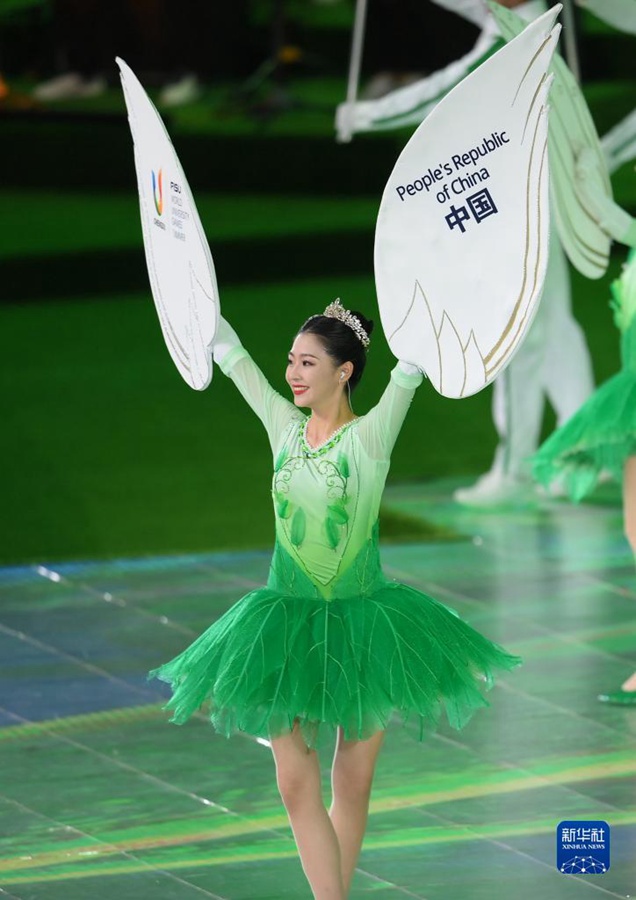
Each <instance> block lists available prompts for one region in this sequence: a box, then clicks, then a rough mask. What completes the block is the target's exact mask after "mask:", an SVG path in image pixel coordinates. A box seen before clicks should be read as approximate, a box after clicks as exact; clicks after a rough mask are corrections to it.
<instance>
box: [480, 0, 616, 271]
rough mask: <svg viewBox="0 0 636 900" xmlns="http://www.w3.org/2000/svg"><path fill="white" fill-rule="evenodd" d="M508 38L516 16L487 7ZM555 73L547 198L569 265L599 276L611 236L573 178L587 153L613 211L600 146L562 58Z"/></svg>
mask: <svg viewBox="0 0 636 900" xmlns="http://www.w3.org/2000/svg"><path fill="white" fill-rule="evenodd" d="M489 6H490V9H491V10H492V13H493V15H494V16H495V18H496V19H497V22H498V24H499V28H500V30H501V33H502V35H503V36H504V37H505V38H506V40H510V39H512V38H514V36H515V35H517V34H519V33H520V32H521V31H522V30H523V29H524V28H525V27H526V23H525V22H524V20H523V19H521V18H519V16H517V15H516V14H515V13H514V12H512V11H511V10H509V9H505V8H504V7H503V6H499V4H498V3H489ZM552 71H553V73H554V75H555V79H554V84H553V86H552V91H551V93H550V107H551V109H550V129H549V137H548V147H549V155H550V177H551V194H552V200H553V211H554V217H555V220H556V226H557V230H558V232H559V237H560V239H561V243H562V244H563V248H564V250H565V252H566V253H567V255H568V257H569V258H570V261H571V262H572V264H573V265H574V266H575V268H577V269H578V270H579V272H581V274H582V275H585V276H586V277H587V278H600V277H601V276H602V275H604V274H605V271H606V269H607V265H608V262H609V251H610V245H611V238H612V237H615V238H616V239H617V240H620V238H621V235H616V234H615V235H611V234H610V233H609V232H608V231H607V230H606V229H605V228H603V227H602V225H603V224H604V223H602V222H601V221H599V217H598V216H597V215H596V214H595V213H594V212H593V211H592V210H591V209H590V208H589V203H588V201H587V197H586V194H585V188H584V186H582V185H581V183H580V180H579V177H578V175H577V164H578V161H579V158H580V155H581V153H582V152H583V151H586V157H587V164H588V167H589V164H590V163H589V161H590V160H592V161H593V165H592V168H593V170H594V171H593V172H591V173H590V177H591V178H592V182H593V184H594V186H595V189H596V188H597V186H598V185H599V184H600V185H601V186H602V192H603V195H604V196H605V198H606V200H607V204H608V207H610V206H611V207H613V206H614V203H613V197H612V185H611V183H610V178H609V173H608V171H607V165H606V162H605V157H604V154H603V150H602V149H601V144H600V141H599V137H598V134H597V132H596V128H595V127H594V122H593V121H592V116H591V115H590V111H589V109H588V106H587V103H586V102H585V99H584V97H583V94H582V93H581V89H580V87H579V86H578V84H577V81H576V79H575V78H574V75H572V73H571V72H570V70H569V69H568V67H567V65H566V63H565V62H564V60H563V59H562V58H561V57H560V56H558V55H557V56H555V57H554V59H553V62H552Z"/></svg>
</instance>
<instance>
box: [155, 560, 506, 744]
mask: <svg viewBox="0 0 636 900" xmlns="http://www.w3.org/2000/svg"><path fill="white" fill-rule="evenodd" d="M368 561H369V560H368V556H367V560H366V562H367V565H366V566H364V567H363V569H360V567H358V568H357V570H356V567H355V566H354V567H352V570H351V572H350V573H349V577H350V578H352V579H353V580H354V581H358V582H359V579H360V573H361V571H364V572H366V573H367V574H368V573H369V571H370V570H374V577H372V578H370V579H369V580H368V585H369V587H370V590H369V591H367V592H365V593H358V594H357V595H349V596H346V597H336V598H334V599H331V600H325V599H324V598H321V597H319V596H316V591H315V588H314V589H313V593H312V594H311V595H310V596H302V594H299V588H300V589H302V586H303V584H305V583H308V584H309V585H311V582H310V581H309V579H307V577H306V575H305V574H304V573H303V572H302V571H301V570H300V569H299V568H298V567H297V566H295V564H294V563H293V561H291V560H290V559H289V557H286V554H285V553H284V552H283V551H281V550H280V548H278V549H277V551H276V554H275V557H274V561H273V565H272V573H271V574H270V580H269V582H268V586H267V587H265V588H261V589H259V590H255V591H252V592H251V593H249V594H247V595H246V596H245V597H243V598H242V599H241V600H240V601H239V602H238V603H236V604H235V605H234V606H233V607H231V609H229V610H228V611H227V612H226V613H225V614H224V615H223V616H222V617H221V618H220V619H219V620H218V621H216V622H215V623H214V624H213V625H212V626H211V627H210V628H209V629H208V630H207V631H206V632H205V633H204V634H202V635H201V637H199V638H198V639H197V640H196V641H195V642H194V643H193V644H192V645H191V646H190V647H188V648H187V649H186V650H185V651H184V652H183V653H181V654H180V655H179V656H177V657H176V658H175V659H173V660H172V661H171V662H169V663H167V664H166V665H164V666H161V667H160V668H159V669H156V670H154V671H153V672H151V673H150V676H151V677H157V678H160V679H161V680H163V681H166V682H168V683H169V684H171V685H172V688H173V696H172V698H171V700H170V701H169V702H168V704H167V708H168V709H171V710H172V711H173V717H172V721H173V722H176V723H179V724H180V723H183V722H185V721H186V720H187V719H188V717H189V716H191V715H192V714H193V713H194V712H195V711H196V710H198V709H199V707H201V705H202V704H204V703H208V704H209V715H210V719H211V721H212V723H213V725H214V726H215V728H216V729H217V730H218V731H219V732H221V733H222V734H225V735H228V736H229V735H230V734H232V733H233V732H236V731H243V732H247V733H248V734H252V735H255V736H258V737H263V738H269V737H275V736H277V735H280V734H283V733H286V732H289V731H290V730H291V729H292V728H293V726H294V723H295V722H299V723H300V726H301V728H302V730H303V734H304V736H305V740H306V741H307V742H308V743H309V744H310V745H313V744H314V743H315V740H316V738H317V733H318V730H319V728H320V726H329V727H336V726H340V727H342V729H343V731H344V735H345V737H346V738H347V739H350V740H353V739H365V738H368V737H370V736H371V735H372V734H374V733H375V732H376V731H378V730H380V729H384V728H386V726H387V725H388V723H389V720H390V719H391V717H392V715H393V713H394V711H397V712H398V713H399V714H400V715H401V717H402V718H403V719H404V720H405V721H406V720H409V721H414V722H415V723H416V724H417V726H418V727H419V734H420V737H423V736H424V734H425V733H426V732H429V731H431V730H432V729H434V728H435V727H436V725H437V724H438V721H439V719H440V716H441V714H442V712H445V714H446V716H447V718H448V720H449V722H450V724H451V725H452V726H454V727H455V728H461V727H462V726H463V725H464V724H465V723H466V722H467V721H468V720H469V718H470V717H471V715H472V714H473V712H474V711H475V710H476V709H478V708H479V707H482V706H487V705H488V703H487V701H486V700H485V698H484V696H483V693H482V691H483V689H484V688H488V687H490V686H491V684H492V681H493V672H494V670H495V669H512V668H513V667H514V666H516V665H518V664H519V663H520V660H519V658H518V657H515V656H511V655H510V654H508V653H506V651H505V650H504V649H503V648H501V647H499V646H497V645H496V644H493V643H491V642H490V641H489V640H487V639H486V638H485V637H483V636H482V635H481V634H479V633H478V632H476V631H475V630H474V629H472V628H471V627H470V626H469V625H467V624H466V623H465V622H464V621H462V620H461V619H460V618H459V617H458V616H457V615H456V614H455V613H454V612H452V611H451V610H449V609H448V608H447V607H445V606H443V605H442V604H441V603H438V602H437V601H436V600H434V599H432V598H431V597H428V596H427V595H425V594H423V593H421V592H419V591H417V590H415V589H413V588H411V587H408V586H406V585H402V584H397V583H394V582H387V581H386V580H384V578H381V579H380V577H379V575H378V572H379V565H377V564H375V563H374V562H373V561H372V563H373V564H372V565H371V566H369V565H368ZM281 566H282V568H283V570H284V574H285V575H286V576H289V574H290V573H291V572H293V571H295V572H296V575H297V577H296V578H294V580H293V581H292V582H291V583H290V582H289V581H287V587H288V590H287V591H286V592H285V591H281V590H280V589H278V588H279V587H280V585H279V583H278V582H279V581H280V573H281ZM286 580H287V578H286ZM272 584H274V585H276V587H272ZM351 586H352V585H351V584H349V585H348V587H351Z"/></svg>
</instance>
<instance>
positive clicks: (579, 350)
mask: <svg viewBox="0 0 636 900" xmlns="http://www.w3.org/2000/svg"><path fill="white" fill-rule="evenodd" d="M441 5H447V4H446V3H442V4H441ZM455 5H456V4H455V0H453V7H455ZM546 9H547V4H546V3H545V2H544V0H529V2H525V3H522V4H520V5H519V6H517V7H515V10H514V11H515V12H516V13H517V14H518V15H520V16H522V17H523V18H524V19H526V20H528V21H531V20H533V19H535V18H537V17H538V16H539V15H541V14H542V13H543V12H545V10H546ZM473 21H474V18H473ZM503 43H504V42H503V39H502V38H501V36H500V34H499V30H498V27H497V25H496V23H495V21H494V18H493V17H492V16H491V15H490V14H488V16H487V17H486V18H485V19H484V23H483V29H482V32H481V34H480V36H479V38H478V40H477V42H476V44H475V46H474V47H473V49H472V50H471V51H470V52H469V53H468V54H466V55H465V56H463V57H462V58H461V59H459V60H456V61H455V62H453V63H451V64H450V65H449V66H447V67H446V68H445V69H442V70H440V71H439V72H435V73H433V74H432V75H430V76H428V77H427V78H425V79H422V80H421V81H419V82H416V83H415V84H412V85H409V86H408V87H405V88H402V89H400V90H398V91H394V92H392V93H390V94H388V95H387V96H385V97H382V98H380V99H379V100H367V101H360V102H357V103H354V104H342V105H341V106H340V107H339V109H338V114H337V127H338V129H339V130H340V131H341V132H346V131H349V133H353V132H356V131H370V130H388V129H392V128H398V127H402V126H405V125H409V124H419V123H420V122H421V121H423V120H424V119H425V118H426V116H427V115H428V114H429V113H430V112H431V111H432V109H433V108H434V107H435V106H436V105H437V103H438V102H439V101H440V100H441V99H442V98H443V97H444V96H445V95H446V94H447V93H448V91H450V90H451V89H452V88H453V87H455V86H456V85H457V84H459V82H460V81H461V80H462V79H463V78H465V77H466V76H467V75H468V74H469V73H470V72H471V71H473V70H474V69H475V68H476V67H477V66H479V65H480V64H481V63H482V62H483V61H484V60H485V59H486V58H488V57H489V56H490V55H492V53H494V52H495V51H496V50H498V49H499V48H500V47H501V46H502V45H503ZM593 387H594V383H593V375H592V366H591V361H590V356H589V352H588V349H587V345H586V342H585V337H584V335H583V331H582V329H581V327H580V326H579V324H578V323H577V322H576V320H575V319H574V318H573V316H572V312H571V291H570V276H569V270H568V264H567V261H566V258H565V254H564V252H563V249H562V247H561V244H560V241H559V239H558V237H557V236H556V233H555V232H554V231H553V233H552V236H551V241H550V260H549V266H548V272H547V277H546V281H545V287H544V293H543V299H542V302H541V305H540V307H539V310H538V312H537V315H536V318H535V321H534V323H533V325H532V328H531V330H530V333H529V335H528V337H527V339H526V340H525V342H524V344H523V345H522V347H521V349H520V350H519V352H518V353H517V354H516V356H515V358H514V359H513V361H512V363H511V364H510V365H509V366H508V368H507V369H506V370H505V372H504V373H503V374H502V375H501V377H500V378H498V379H497V381H496V382H495V385H494V396H493V419H494V423H495V427H496V428H497V432H498V435H499V444H498V446H497V450H496V452H495V458H494V462H493V465H492V468H491V470H490V472H488V473H487V474H486V475H485V476H483V477H482V478H481V479H479V481H478V482H477V483H476V485H474V486H473V487H471V488H466V489H463V490H460V491H457V492H456V495H455V496H456V499H457V500H459V501H460V502H463V503H473V504H476V505H480V504H482V503H483V504H488V503H492V502H496V501H497V500H500V499H505V498H506V497H507V496H509V495H510V494H511V493H515V492H516V491H517V490H518V489H519V487H521V486H523V484H524V481H525V480H526V469H527V460H528V457H530V456H531V455H532V454H533V453H534V451H535V450H536V449H537V447H538V442H539V438H540V432H541V423H542V420H543V408H544V402H545V398H546V397H547V398H548V399H549V400H550V402H551V404H552V406H553V407H554V409H555V412H556V416H557V422H558V424H561V423H563V422H564V421H565V420H566V419H568V418H569V417H570V416H571V415H572V414H573V413H574V412H575V411H576V410H577V409H578V408H579V407H580V406H581V404H582V403H583V402H584V401H585V400H586V399H587V397H588V396H589V394H590V393H591V392H592V390H593Z"/></svg>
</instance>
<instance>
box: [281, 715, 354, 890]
mask: <svg viewBox="0 0 636 900" xmlns="http://www.w3.org/2000/svg"><path fill="white" fill-rule="evenodd" d="M272 750H273V752H274V759H275V761H276V779H277V781H278V789H279V791H280V795H281V797H282V800H283V803H284V804H285V809H286V810H287V815H288V816H289V823H290V825H291V827H292V831H293V832H294V838H295V839H296V846H297V847H298V852H299V854H300V860H301V862H302V866H303V870H304V872H305V875H306V876H307V880H308V881H309V884H310V886H311V889H312V891H313V895H314V897H315V898H316V900H345V897H346V893H345V890H344V888H343V884H342V875H341V868H340V848H339V846H338V838H337V837H336V832H335V831H334V827H333V825H332V824H331V820H330V818H329V815H328V814H327V810H326V809H325V805H324V803H323V799H322V789H321V783H320V766H319V763H318V754H317V753H316V751H315V750H310V749H309V748H308V747H307V745H306V744H305V741H304V740H303V736H302V734H301V731H300V729H299V728H298V727H295V728H294V730H293V731H292V732H291V734H286V735H283V736H282V737H278V738H273V739H272Z"/></svg>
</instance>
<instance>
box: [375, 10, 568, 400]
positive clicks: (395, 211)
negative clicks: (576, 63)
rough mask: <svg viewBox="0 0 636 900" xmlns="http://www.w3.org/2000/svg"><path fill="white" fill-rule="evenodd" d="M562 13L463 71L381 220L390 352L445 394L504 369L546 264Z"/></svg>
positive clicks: (426, 126)
mask: <svg viewBox="0 0 636 900" xmlns="http://www.w3.org/2000/svg"><path fill="white" fill-rule="evenodd" d="M559 9H560V7H558V8H555V9H554V10H552V11H550V12H548V13H546V14H545V15H544V16H542V17H541V18H540V19H537V20H536V21H535V22H533V23H532V24H531V25H529V26H528V28H527V29H526V31H525V32H524V33H523V34H522V35H520V37H518V38H517V39H516V40H515V41H513V42H511V43H510V44H507V45H506V46H505V47H503V48H502V49H501V50H500V51H499V52H498V53H496V54H495V55H494V56H492V57H491V58H490V59H488V60H487V61H486V62H485V63H484V64H483V65H481V66H480V67H479V68H478V69H477V70H476V71H475V72H473V73H472V74H471V75H469V76H468V77H467V78H466V79H464V81H462V82H461V84H459V85H458V86H457V87H456V88H455V89H454V90H453V91H451V92H450V93H449V94H448V95H447V96H446V97H445V98H444V100H442V102H441V103H440V104H439V105H438V106H437V107H436V108H435V109H434V110H433V112H432V113H431V115H430V116H428V118H427V119H425V120H424V122H422V124H421V125H420V126H419V128H418V129H417V131H416V132H415V134H414V135H413V137H412V138H411V139H410V141H409V142H408V144H407V145H406V147H405V148H404V150H403V151H402V154H401V155H400V157H399V159H398V161H397V163H396V165H395V168H394V170H393V172H392V174H391V177H390V178H389V180H388V182H387V185H386V188H385V190H384V195H383V197H382V203H381V205H380V211H379V214H378V221H377V225H376V236H375V277H376V287H377V292H378V302H379V306H380V316H381V318H382V325H383V328H384V332H385V334H386V337H387V340H388V343H389V346H390V347H391V350H392V351H393V353H394V354H395V355H396V356H397V357H398V358H399V359H403V360H406V361H407V362H411V363H414V364H416V365H418V366H419V367H420V368H422V369H423V370H424V371H425V372H426V374H427V375H428V377H429V379H430V381H431V383H432V384H433V386H434V387H435V388H436V389H437V390H438V391H439V392H440V393H441V394H444V395H445V396H447V397H465V396H467V395H469V394H474V393H475V392H476V391H479V390H481V388H483V387H485V385H487V384H488V383H489V382H491V381H492V380H493V378H494V377H495V376H496V375H497V374H498V372H500V371H501V369H502V368H503V367H504V366H505V365H507V364H508V362H510V359H511V357H512V354H513V353H514V350H515V348H516V347H517V345H518V344H519V342H520V341H521V340H522V338H523V335H524V334H525V332H526V330H527V328H528V326H529V324H530V321H531V319H532V316H533V314H534V311H535V309H536V306H537V304H538V302H539V299H540V296H541V290H542V288H543V280H544V277H545V271H546V267H547V257H548V224H549V199H548V163H547V146H546V144H547V127H548V125H547V110H546V100H547V94H548V89H549V79H548V78H547V77H546V72H547V70H548V67H549V64H550V59H551V57H552V53H553V52H554V48H555V46H556V42H557V38H558V32H559V26H556V27H554V21H555V18H556V15H557V13H558V10H559Z"/></svg>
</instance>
